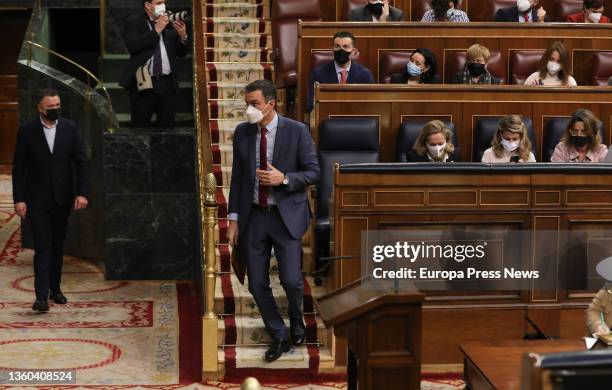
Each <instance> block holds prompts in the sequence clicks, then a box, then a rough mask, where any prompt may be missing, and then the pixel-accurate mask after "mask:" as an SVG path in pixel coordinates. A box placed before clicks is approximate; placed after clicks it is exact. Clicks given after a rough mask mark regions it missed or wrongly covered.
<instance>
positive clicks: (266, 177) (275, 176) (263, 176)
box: [255, 163, 285, 187]
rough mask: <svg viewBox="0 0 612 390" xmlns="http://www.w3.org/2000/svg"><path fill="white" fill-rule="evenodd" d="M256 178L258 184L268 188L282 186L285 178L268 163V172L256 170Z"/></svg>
mask: <svg viewBox="0 0 612 390" xmlns="http://www.w3.org/2000/svg"><path fill="white" fill-rule="evenodd" d="M255 174H256V175H257V178H258V179H259V184H261V185H264V186H268V187H276V186H279V185H281V184H283V179H284V178H285V174H284V173H282V172H281V171H279V170H278V169H276V168H274V166H273V165H272V164H270V163H268V170H267V171H266V170H263V169H258V170H256V171H255Z"/></svg>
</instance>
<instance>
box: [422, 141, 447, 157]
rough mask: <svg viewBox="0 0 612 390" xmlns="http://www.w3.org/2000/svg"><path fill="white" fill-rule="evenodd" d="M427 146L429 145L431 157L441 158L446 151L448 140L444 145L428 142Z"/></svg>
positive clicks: (428, 150)
mask: <svg viewBox="0 0 612 390" xmlns="http://www.w3.org/2000/svg"><path fill="white" fill-rule="evenodd" d="M426 146H427V152H428V153H429V155H430V156H431V157H434V158H440V157H442V155H443V153H444V148H446V142H445V143H443V144H442V145H429V144H426Z"/></svg>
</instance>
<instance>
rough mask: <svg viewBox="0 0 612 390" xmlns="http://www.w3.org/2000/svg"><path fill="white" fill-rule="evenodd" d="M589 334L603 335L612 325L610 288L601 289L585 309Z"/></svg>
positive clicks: (611, 291) (611, 293)
mask: <svg viewBox="0 0 612 390" xmlns="http://www.w3.org/2000/svg"><path fill="white" fill-rule="evenodd" d="M586 318H587V327H588V328H589V334H590V335H591V334H594V335H597V336H603V335H607V334H608V333H610V326H612V290H608V289H605V288H604V289H601V290H599V292H598V293H597V294H596V295H595V297H594V298H593V301H592V302H591V303H589V307H588V308H587V309H586Z"/></svg>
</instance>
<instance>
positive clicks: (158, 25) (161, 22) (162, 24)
mask: <svg viewBox="0 0 612 390" xmlns="http://www.w3.org/2000/svg"><path fill="white" fill-rule="evenodd" d="M168 23H169V22H168V15H161V16H160V17H159V18H157V20H156V21H155V31H156V32H157V33H158V34H161V32H162V31H164V30H165V29H166V26H167V25H168Z"/></svg>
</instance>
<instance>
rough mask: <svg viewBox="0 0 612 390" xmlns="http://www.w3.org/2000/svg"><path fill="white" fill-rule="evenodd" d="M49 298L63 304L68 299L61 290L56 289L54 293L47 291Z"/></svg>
mask: <svg viewBox="0 0 612 390" xmlns="http://www.w3.org/2000/svg"><path fill="white" fill-rule="evenodd" d="M49 298H51V300H52V301H53V302H55V303H57V304H58V305H65V304H66V303H68V300H67V299H66V297H65V296H64V294H62V292H61V291H58V292H56V293H53V292H52V293H49Z"/></svg>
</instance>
